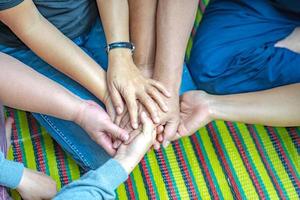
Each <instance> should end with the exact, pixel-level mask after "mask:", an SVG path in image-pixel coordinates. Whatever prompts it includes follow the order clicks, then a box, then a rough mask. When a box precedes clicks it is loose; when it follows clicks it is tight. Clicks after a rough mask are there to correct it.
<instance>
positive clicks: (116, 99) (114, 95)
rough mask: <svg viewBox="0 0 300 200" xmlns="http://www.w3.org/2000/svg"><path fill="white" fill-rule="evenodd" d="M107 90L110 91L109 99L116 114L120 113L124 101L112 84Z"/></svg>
mask: <svg viewBox="0 0 300 200" xmlns="http://www.w3.org/2000/svg"><path fill="white" fill-rule="evenodd" d="M109 91H110V96H111V100H112V102H113V104H114V107H115V109H116V111H117V114H118V115H120V114H122V113H123V110H124V103H123V100H122V97H121V95H120V93H119V91H118V90H117V89H116V88H115V87H114V86H111V87H109Z"/></svg>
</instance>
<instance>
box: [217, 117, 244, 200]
mask: <svg viewBox="0 0 300 200" xmlns="http://www.w3.org/2000/svg"><path fill="white" fill-rule="evenodd" d="M212 126H213V128H214V129H215V131H216V136H217V138H218V141H219V143H220V145H221V148H222V149H223V152H224V155H225V158H226V160H227V162H228V166H229V168H230V169H231V172H232V175H233V177H234V179H235V182H236V184H237V186H238V189H239V190H240V194H241V196H242V198H243V199H247V198H246V196H245V191H244V189H243V187H242V184H241V182H240V180H239V178H238V176H237V174H236V171H235V168H234V167H233V164H232V162H231V159H230V157H229V155H228V152H227V148H226V147H225V145H224V143H223V140H222V138H221V137H220V132H219V129H218V127H217V125H216V122H215V121H214V122H212ZM228 132H229V133H230V131H229V130H228ZM229 135H230V136H231V140H232V142H233V139H232V135H231V134H229ZM233 143H234V142H233ZM235 148H236V147H235ZM224 164H225V163H224Z"/></svg>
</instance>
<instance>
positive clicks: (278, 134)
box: [274, 128, 300, 178]
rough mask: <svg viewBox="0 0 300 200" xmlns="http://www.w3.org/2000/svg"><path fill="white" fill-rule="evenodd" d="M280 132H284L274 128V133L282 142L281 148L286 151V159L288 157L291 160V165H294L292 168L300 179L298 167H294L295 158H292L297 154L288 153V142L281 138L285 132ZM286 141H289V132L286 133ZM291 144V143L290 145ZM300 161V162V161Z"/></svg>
mask: <svg viewBox="0 0 300 200" xmlns="http://www.w3.org/2000/svg"><path fill="white" fill-rule="evenodd" d="M279 130H283V129H276V128H274V131H275V133H276V135H277V136H278V138H279V141H280V144H281V146H282V148H283V150H284V154H285V155H286V157H287V159H288V160H289V161H291V162H290V163H291V165H292V168H293V171H294V172H295V173H296V176H297V177H298V178H299V177H300V176H299V172H298V171H297V169H296V166H295V165H294V162H293V161H294V157H293V156H292V157H291V155H295V154H293V153H295V151H292V152H291V151H288V150H287V147H286V142H285V141H286V140H283V138H282V136H281V133H282V132H283V131H279ZM285 130H286V129H285ZM285 137H286V138H285V139H287V137H289V134H287V132H286V134H285ZM289 144H290V143H289ZM296 154H298V153H296ZM298 161H299V160H298Z"/></svg>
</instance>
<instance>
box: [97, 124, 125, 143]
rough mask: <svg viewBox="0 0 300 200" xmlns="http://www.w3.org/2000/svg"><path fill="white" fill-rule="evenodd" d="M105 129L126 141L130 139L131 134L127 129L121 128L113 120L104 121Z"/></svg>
mask: <svg viewBox="0 0 300 200" xmlns="http://www.w3.org/2000/svg"><path fill="white" fill-rule="evenodd" d="M104 124H105V125H104V127H103V130H104V131H105V132H107V133H109V134H110V135H112V136H113V137H115V138H118V139H121V140H122V141H126V140H128V139H129V134H128V132H127V131H126V130H124V129H122V128H120V127H119V126H117V125H116V124H114V123H113V122H112V121H108V120H107V122H106V123H104Z"/></svg>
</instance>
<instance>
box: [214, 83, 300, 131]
mask: <svg viewBox="0 0 300 200" xmlns="http://www.w3.org/2000/svg"><path fill="white" fill-rule="evenodd" d="M211 110H212V118H213V119H221V120H227V121H239V122H244V123H248V124H264V125H268V126H299V125H300V84H293V85H287V86H282V87H278V88H274V89H270V90H265V91H260V92H252V93H245V94H237V95H226V96H213V97H212V109H211Z"/></svg>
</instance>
